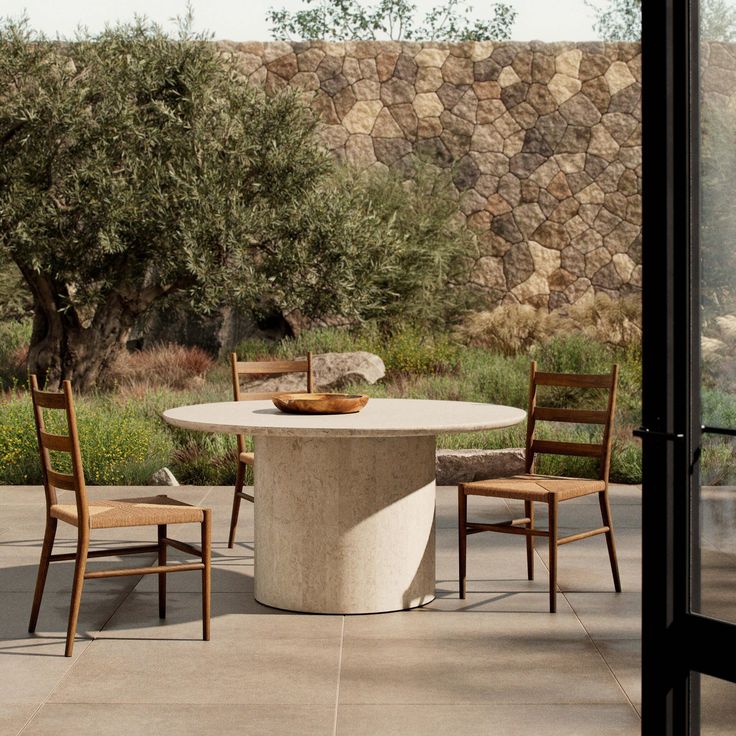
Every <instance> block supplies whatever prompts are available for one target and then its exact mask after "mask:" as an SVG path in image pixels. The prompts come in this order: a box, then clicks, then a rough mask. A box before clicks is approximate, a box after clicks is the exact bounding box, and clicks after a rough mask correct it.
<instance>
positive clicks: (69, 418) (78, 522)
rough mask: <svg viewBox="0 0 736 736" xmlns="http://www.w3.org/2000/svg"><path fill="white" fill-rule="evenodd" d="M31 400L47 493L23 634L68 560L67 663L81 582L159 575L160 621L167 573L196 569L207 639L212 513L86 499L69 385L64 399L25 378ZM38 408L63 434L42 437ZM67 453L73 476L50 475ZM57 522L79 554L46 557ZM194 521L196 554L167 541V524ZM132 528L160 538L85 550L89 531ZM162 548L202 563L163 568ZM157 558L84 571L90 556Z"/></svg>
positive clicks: (159, 502)
mask: <svg viewBox="0 0 736 736" xmlns="http://www.w3.org/2000/svg"><path fill="white" fill-rule="evenodd" d="M31 396H32V399H33V413H34V416H35V420H36V434H37V437H38V448H39V452H40V454H41V466H42V468H43V484H44V490H45V492H46V532H45V534H44V538H43V547H42V550H41V562H40V564H39V567H38V577H37V578H36V591H35V594H34V596H33V607H32V609H31V619H30V622H29V624H28V631H29V632H31V633H33V632H34V631H35V630H36V622H37V621H38V612H39V610H40V608H41V598H42V597H43V589H44V586H45V584H46V575H47V573H48V569H49V564H50V563H51V562H61V561H65V560H74V561H75V564H74V580H73V585H72V600H71V606H70V609H69V625H68V627H67V635H66V650H65V655H66V656H67V657H71V656H72V650H73V648H74V636H75V634H76V630H77V618H78V616H79V604H80V602H81V599H82V587H83V585H84V581H85V580H95V579H97V578H110V577H121V576H125V575H153V574H155V575H158V612H159V617H160V618H166V575H167V574H168V573H171V572H183V571H186V570H201V571H202V638H203V639H204V640H205V641H209V638H210V556H211V555H210V539H211V536H212V535H211V529H212V515H211V510H210V509H204V508H199V507H197V506H190V505H189V504H186V503H183V502H181V501H176V500H174V499H173V498H168V497H167V496H163V495H158V496H151V497H147V498H125V499H119V500H111V501H88V500H87V488H86V485H85V482H84V471H83V468H82V455H81V452H80V449H79V437H78V435H77V421H76V415H75V411H74V398H73V396H72V386H71V383H70V382H69V381H64V387H63V392H62V393H56V392H53V393H52V392H49V391H39V389H38V381H37V380H36V376H35V375H32V376H31ZM44 409H52V410H60V411H63V412H64V413H65V415H66V425H67V431H68V434H52V433H50V432H47V431H46V425H45V423H44V414H43V410H44ZM52 452H53V453H67V454H69V455H70V456H71V467H72V473H71V475H70V474H68V473H61V472H59V471H57V470H54V468H53V465H52V457H51V453H52ZM57 490H66V491H73V492H74V503H72V504H64V503H59V501H58V499H57V495H56V491H57ZM59 521H64V522H67V523H68V524H71V525H72V526H75V527H77V551H76V553H69V554H52V549H53V546H54V538H55V536H56V527H57V523H58V522H59ZM195 522H196V523H198V524H201V527H202V546H201V549H198V548H196V547H193V546H192V545H189V544H185V543H184V542H179V541H177V540H174V539H170V538H169V537H168V536H167V533H166V528H167V525H168V524H189V523H195ZM130 526H157V527H158V540H157V542H156V544H147V545H137V546H134V547H122V548H118V549H101V550H93V551H90V550H89V540H90V532H91V531H92V530H93V529H111V528H121V527H130ZM168 547H174V548H175V549H178V550H181V551H182V552H186V553H188V554H191V555H194V556H196V557H199V558H201V561H200V562H191V563H180V564H176V565H167V564H166V552H167V548H168ZM146 552H150V553H154V552H155V553H157V554H158V565H154V566H150V567H133V568H118V569H114V570H95V571H89V572H88V571H87V560H88V559H90V558H93V557H108V556H113V555H133V554H141V553H146Z"/></svg>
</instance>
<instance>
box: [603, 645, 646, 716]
mask: <svg viewBox="0 0 736 736" xmlns="http://www.w3.org/2000/svg"><path fill="white" fill-rule="evenodd" d="M596 646H597V647H598V651H599V652H600V653H601V655H602V656H603V658H604V659H605V660H606V663H607V664H608V666H609V667H610V668H611V669H612V670H613V674H614V677H615V678H616V679H617V680H618V681H619V683H620V685H621V687H622V688H623V689H624V692H625V693H626V695H627V697H628V698H629V700H631V702H632V703H634V705H636V706H637V707H639V706H640V705H641V641H639V640H638V639H599V640H597V641H596Z"/></svg>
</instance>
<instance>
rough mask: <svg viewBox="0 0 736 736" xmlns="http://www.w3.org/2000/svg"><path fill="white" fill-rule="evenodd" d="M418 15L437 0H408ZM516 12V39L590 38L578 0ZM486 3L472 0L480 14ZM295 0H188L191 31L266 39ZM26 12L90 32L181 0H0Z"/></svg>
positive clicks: (531, 2)
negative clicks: (273, 14)
mask: <svg viewBox="0 0 736 736" xmlns="http://www.w3.org/2000/svg"><path fill="white" fill-rule="evenodd" d="M413 1H414V4H415V5H416V6H417V8H418V11H419V13H420V14H423V13H424V12H426V11H427V10H429V9H430V8H431V7H433V6H435V5H438V4H441V0H413ZM506 1H507V2H509V3H510V4H512V5H513V6H514V7H515V8H516V10H517V12H518V16H517V20H516V24H515V25H514V29H513V34H512V37H513V39H514V40H518V41H531V40H540V41H589V40H592V39H594V38H595V34H594V32H593V29H592V14H591V11H590V9H589V8H588V7H586V4H585V2H584V0H506ZM489 4H490V3H488V2H478V1H475V2H472V3H471V5H472V6H473V7H474V9H475V14H476V15H478V16H479V17H480V16H482V15H483V8H485V7H488V5H489ZM302 6H303V3H302V1H301V0H192V7H193V8H194V26H195V30H208V31H211V32H213V33H214V35H215V38H218V39H228V40H231V41H267V40H269V39H270V38H271V35H270V32H269V24H268V23H267V21H266V12H267V10H268V9H269V8H271V7H277V8H282V7H285V8H288V9H290V10H293V9H296V8H299V7H302ZM24 11H25V12H26V13H27V15H28V17H29V18H30V21H31V27H32V28H35V29H36V30H40V31H43V32H44V33H46V34H48V35H51V36H55V35H56V34H57V33H58V34H61V35H66V36H71V35H73V33H74V30H75V28H76V27H77V26H78V25H80V24H82V25H85V26H87V28H88V29H89V30H90V31H92V32H96V31H99V30H101V29H102V28H103V27H104V26H105V24H106V23H111V22H115V21H116V20H123V21H125V20H130V19H132V18H133V16H134V15H135V14H136V13H138V14H140V15H145V16H147V17H148V18H150V19H152V20H155V21H157V22H158V23H161V24H162V25H164V26H166V25H167V24H168V23H169V22H170V19H172V18H174V17H176V16H177V15H182V14H183V13H184V11H185V0H147V1H146V0H94V1H90V0H0V16H5V17H7V16H11V17H18V16H20V15H21V14H22V13H23V12H24Z"/></svg>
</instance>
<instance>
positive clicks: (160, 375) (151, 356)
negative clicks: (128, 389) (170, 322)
mask: <svg viewBox="0 0 736 736" xmlns="http://www.w3.org/2000/svg"><path fill="white" fill-rule="evenodd" d="M213 363H214V360H213V359H212V357H211V356H210V355H208V354H207V353H206V352H205V351H204V350H201V349H200V348H196V347H186V346H184V345H174V344H171V343H169V344H164V345H155V346H153V347H150V348H147V349H146V350H141V351H139V352H135V353H127V352H126V353H123V354H121V355H120V357H119V358H118V360H117V361H116V362H115V365H114V367H113V369H112V371H111V372H110V374H109V376H108V377H107V381H109V383H110V384H111V385H128V386H132V385H135V384H142V385H144V386H151V385H153V386H165V387H167V388H172V389H187V388H192V387H193V386H196V385H197V384H199V383H201V382H202V380H203V379H204V376H205V374H206V373H207V372H208V371H209V370H210V368H211V367H212V365H213Z"/></svg>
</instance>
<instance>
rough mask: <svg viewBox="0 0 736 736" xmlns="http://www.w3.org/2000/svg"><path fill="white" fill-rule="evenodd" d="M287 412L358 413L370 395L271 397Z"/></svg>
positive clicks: (285, 395) (288, 395) (286, 395)
mask: <svg viewBox="0 0 736 736" xmlns="http://www.w3.org/2000/svg"><path fill="white" fill-rule="evenodd" d="M271 401H273V403H274V404H275V405H276V407H277V408H278V409H280V410H281V411H283V412H286V413H287V414H356V413H357V412H359V411H360V410H361V409H362V408H363V407H364V406H365V405H366V404H367V403H368V397H367V396H363V395H358V394H283V395H282V396H275V397H274V398H273V399H271Z"/></svg>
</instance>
